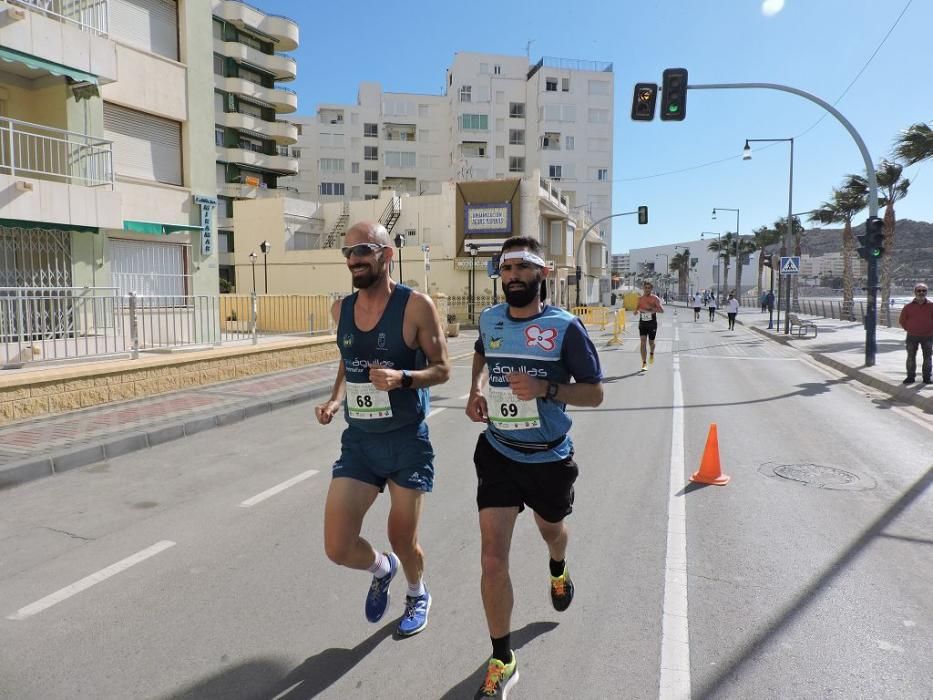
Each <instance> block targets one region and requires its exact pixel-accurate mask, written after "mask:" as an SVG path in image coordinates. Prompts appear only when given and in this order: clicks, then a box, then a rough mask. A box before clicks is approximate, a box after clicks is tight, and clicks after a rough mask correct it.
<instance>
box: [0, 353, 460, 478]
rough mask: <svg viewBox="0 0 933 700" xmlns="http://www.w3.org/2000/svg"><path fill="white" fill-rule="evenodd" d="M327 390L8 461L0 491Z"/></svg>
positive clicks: (0, 469) (310, 390)
mask: <svg viewBox="0 0 933 700" xmlns="http://www.w3.org/2000/svg"><path fill="white" fill-rule="evenodd" d="M472 356H473V351H472V350H471V351H470V352H466V353H461V354H459V355H453V356H451V357H450V358H449V359H450V361H451V362H453V361H455V360H462V359H463V358H465V357H472ZM331 388H332V383H328V384H326V385H323V386H319V387H317V388H307V389H299V390H297V391H288V392H283V393H281V394H279V395H277V396H273V397H272V398H267V399H261V400H259V401H252V402H249V401H247V402H245V403H243V404H241V405H240V406H236V407H234V408H226V409H221V410H220V411H219V412H217V413H209V414H202V415H195V416H188V417H186V418H184V419H182V420H178V421H176V422H174V423H166V424H163V425H160V426H158V427H156V428H153V429H152V430H148V431H144V432H134V433H126V434H122V435H118V436H112V437H104V438H101V439H100V440H99V441H98V442H95V443H91V444H84V445H80V446H75V447H73V448H70V449H65V450H61V451H59V452H53V453H51V454H47V455H43V456H42V457H39V458H30V459H24V460H20V461H18V462H9V463H7V464H5V465H3V466H0V490H3V489H8V488H11V487H13V486H19V485H20V484H25V483H26V482H29V481H34V480H36V479H42V478H44V477H47V476H54V475H55V474H58V473H60V472H66V471H70V470H72V469H78V468H80V467H86V466H88V465H91V464H96V463H97V462H103V461H104V460H107V459H113V458H114V457H122V456H123V455H127V454H130V453H131V452H137V451H139V450H144V449H146V448H148V447H155V446H156V445H163V444H165V443H167V442H173V441H174V440H178V439H180V438H183V437H188V436H190V435H196V434H197V433H202V432H204V431H205V430H211V429H212V428H221V427H223V426H225V425H233V424H234V423H239V422H240V421H243V420H246V419H247V418H252V417H253V416H258V415H262V414H263V413H271V412H272V411H277V410H279V409H280V408H288V407H289V406H294V405H295V404H299V403H304V402H306V401H310V400H312V399H315V398H318V397H320V396H326V395H328V394H329V393H330V391H331Z"/></svg>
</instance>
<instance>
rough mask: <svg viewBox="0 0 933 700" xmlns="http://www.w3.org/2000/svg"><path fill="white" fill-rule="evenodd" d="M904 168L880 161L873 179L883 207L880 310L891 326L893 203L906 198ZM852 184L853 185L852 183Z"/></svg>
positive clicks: (906, 185) (898, 164)
mask: <svg viewBox="0 0 933 700" xmlns="http://www.w3.org/2000/svg"><path fill="white" fill-rule="evenodd" d="M903 170H904V166H902V165H901V164H900V163H895V162H893V161H890V160H882V161H881V163H879V165H878V170H877V172H876V173H875V177H877V179H878V189H880V190H881V196H879V197H878V205H879V206H882V207H884V250H885V255H884V257H882V258H881V308H883V309H884V310H885V313H886V314H887V324H888V325H889V326H890V325H891V305H890V304H889V303H888V302H889V300H890V298H891V259H892V257H893V255H894V242H895V241H894V225H895V216H894V203H895V202H897V201H898V200H900V199H903V198H904V197H906V196H907V190H908V188H909V187H910V180H908V179H907V178H906V177H905V178H904V179H903V180H902V179H901V173H902V171H903ZM853 184H854V183H853Z"/></svg>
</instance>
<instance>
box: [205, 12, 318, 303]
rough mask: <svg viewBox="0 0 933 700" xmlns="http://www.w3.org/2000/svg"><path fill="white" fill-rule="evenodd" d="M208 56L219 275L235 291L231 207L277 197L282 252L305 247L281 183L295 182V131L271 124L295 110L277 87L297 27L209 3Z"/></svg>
mask: <svg viewBox="0 0 933 700" xmlns="http://www.w3.org/2000/svg"><path fill="white" fill-rule="evenodd" d="M211 8H212V14H213V27H212V30H213V51H214V62H213V66H214V118H215V123H214V143H215V148H216V173H215V175H216V181H217V185H216V186H217V200H218V210H219V211H218V222H217V225H218V231H217V234H218V241H217V242H218V249H219V252H220V261H219V262H220V266H219V275H220V279H221V281H222V285H223V288H224V289H228V290H229V289H234V288H235V287H236V279H235V273H234V271H235V267H234V265H233V256H232V254H233V252H234V250H235V246H236V243H235V239H236V227H235V219H234V215H233V208H234V207H233V202H234V201H236V200H244V199H256V198H266V197H273V198H281V199H283V200H284V201H283V202H280V203H279V204H280V206H279V209H280V210H281V211H282V217H280V218H279V219H278V221H277V223H276V228H282V229H283V230H286V229H287V230H289V231H290V232H292V233H291V235H290V237H289V244H290V245H298V246H301V245H312V242H311V241H307V240H305V239H306V238H307V236H306V235H304V232H305V230H306V228H307V222H308V221H309V219H308V213H309V211H310V209H309V206H308V203H307V202H301V201H298V199H297V197H296V196H289V195H290V194H291V195H296V194H297V192H295V191H291V192H290V191H289V190H288V189H287V188H286V187H285V185H284V183H283V182H282V180H283V178H287V177H289V176H294V175H297V173H298V158H297V149H296V148H294V145H295V144H296V143H297V142H298V133H299V131H298V126H296V125H295V124H293V123H291V122H289V121H287V120H285V119H281V118H279V115H282V114H292V113H293V112H295V111H296V110H297V109H298V96H297V94H296V93H295V91H294V90H291V89H289V88H287V87H285V86H284V85H282V83H287V82H289V81H292V80H294V79H295V77H296V75H297V64H296V61H295V59H294V58H292V57H291V56H289V55H287V54H286V53H284V52H286V51H294V50H295V49H296V48H298V40H299V32H298V25H297V24H296V23H295V22H294V21H293V20H291V19H289V18H288V17H282V16H279V15H270V14H266V13H264V12H262V11H261V10H259V9H257V8H255V7H253V6H251V5H248V4H246V3H243V2H239V1H238V0H212V1H211Z"/></svg>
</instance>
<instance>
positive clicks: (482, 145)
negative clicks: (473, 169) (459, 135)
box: [460, 141, 486, 158]
mask: <svg viewBox="0 0 933 700" xmlns="http://www.w3.org/2000/svg"><path fill="white" fill-rule="evenodd" d="M460 155H461V156H463V157H464V158H485V157H486V142H485V141H464V142H463V143H461V144H460Z"/></svg>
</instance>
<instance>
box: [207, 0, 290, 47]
mask: <svg viewBox="0 0 933 700" xmlns="http://www.w3.org/2000/svg"><path fill="white" fill-rule="evenodd" d="M212 8H213V13H214V16H215V17H218V18H220V19H222V20H226V21H227V22H229V23H230V24H233V25H234V26H236V27H238V28H240V29H243V30H244V31H247V32H251V33H254V34H263V35H265V36H267V37H268V38H269V39H271V40H272V41H274V42H275V44H276V46H275V48H276V50H277V51H294V50H295V49H297V48H298V24H297V23H296V22H295V21H294V20H292V19H289V18H288V17H283V16H281V15H267V14H266V13H265V12H263V11H262V10H260V9H259V8H256V7H253V6H252V5H248V4H246V3H245V2H240V0H213V4H212Z"/></svg>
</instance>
